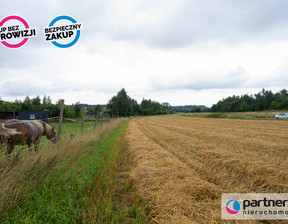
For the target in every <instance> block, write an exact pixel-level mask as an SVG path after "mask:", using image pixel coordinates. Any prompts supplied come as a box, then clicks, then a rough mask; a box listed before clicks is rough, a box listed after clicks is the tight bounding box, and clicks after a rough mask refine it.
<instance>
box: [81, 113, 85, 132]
mask: <svg viewBox="0 0 288 224" xmlns="http://www.w3.org/2000/svg"><path fill="white" fill-rule="evenodd" d="M84 111H85V109H84V108H83V109H82V119H81V135H83V127H84Z"/></svg>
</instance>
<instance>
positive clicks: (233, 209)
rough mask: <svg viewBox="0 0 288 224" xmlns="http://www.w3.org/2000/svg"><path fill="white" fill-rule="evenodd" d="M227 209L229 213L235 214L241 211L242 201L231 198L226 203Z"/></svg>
mask: <svg viewBox="0 0 288 224" xmlns="http://www.w3.org/2000/svg"><path fill="white" fill-rule="evenodd" d="M226 211H227V212H228V213H229V214H232V215H235V214H237V213H238V212H239V211H240V203H239V202H238V201H236V200H230V201H228V202H227V204H226Z"/></svg>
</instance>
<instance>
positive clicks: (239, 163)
mask: <svg viewBox="0 0 288 224" xmlns="http://www.w3.org/2000/svg"><path fill="white" fill-rule="evenodd" d="M126 138H127V141H128V151H129V153H130V156H131V157H130V158H131V173H130V178H131V179H132V180H133V184H134V186H135V187H136V189H137V190H138V192H139V194H140V195H141V196H142V197H143V198H144V199H145V201H146V202H147V203H150V204H151V206H152V210H151V212H150V216H149V218H150V222H152V223H222V222H223V221H222V220H221V210H220V200H221V193H244V192H247V193H248V192H249V193H253V192H258V193H260V192H261V193H284V192H285V193H287V192H288V190H287V187H288V182H287V180H288V178H287V177H288V163H287V158H288V137H287V122H281V121H276V120H232V119H213V118H211V119H207V118H195V117H182V116H177V115H172V116H154V117H139V118H134V119H132V120H131V122H130V123H129V125H128V128H127V130H126ZM227 223H228V221H227ZM229 223H233V222H229ZM238 223H241V222H238ZM243 223H258V222H257V221H254V222H253V221H251V222H250V221H247V220H246V221H244V222H243ZM259 223H261V222H259ZM266 223H269V222H266ZM272 223H273V222H272ZM277 223H278V222H277Z"/></svg>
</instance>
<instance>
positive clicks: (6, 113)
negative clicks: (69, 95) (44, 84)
mask: <svg viewBox="0 0 288 224" xmlns="http://www.w3.org/2000/svg"><path fill="white" fill-rule="evenodd" d="M9 119H18V120H22V121H29V120H42V121H45V122H46V123H48V112H47V111H45V110H44V111H43V110H0V120H9Z"/></svg>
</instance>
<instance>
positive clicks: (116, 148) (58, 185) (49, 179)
mask: <svg viewBox="0 0 288 224" xmlns="http://www.w3.org/2000/svg"><path fill="white" fill-rule="evenodd" d="M127 124H128V122H126V123H124V124H123V125H121V126H120V127H118V128H117V129H115V130H114V131H113V132H112V133H110V134H106V135H104V137H102V138H100V139H98V140H97V139H95V140H93V139H92V140H89V141H85V138H84V137H83V138H80V139H79V140H77V141H76V140H75V142H73V144H72V143H71V144H70V145H69V147H67V146H66V148H65V146H63V148H64V149H60V151H59V152H57V151H56V152H55V151H54V152H52V153H50V154H49V153H48V154H47V155H46V154H45V153H46V152H44V153H42V154H41V155H39V157H38V159H37V158H36V161H35V160H33V159H32V160H33V161H32V163H33V165H30V164H31V161H30V160H31V158H27V161H25V158H24V159H20V160H18V161H17V159H15V160H14V163H12V164H10V165H7V167H6V168H5V167H2V168H1V169H2V171H4V172H6V173H5V174H3V175H2V177H1V179H0V185H1V186H2V188H1V186H0V194H2V195H0V196H1V199H2V201H0V202H1V203H0V205H1V206H0V222H1V223H3V222H6V223H119V222H123V223H144V222H146V221H147V217H148V213H149V211H150V207H149V206H148V205H146V204H145V202H144V201H143V200H142V199H141V198H140V197H139V196H138V195H137V194H136V193H135V191H134V189H133V187H132V184H131V183H130V182H129V178H128V177H127V176H126V177H125V178H119V176H121V175H120V173H121V172H122V171H123V169H124V170H125V169H126V172H127V170H128V169H129V164H128V163H129V156H128V154H127V153H128V152H127V145H126V143H125V140H124V137H123V132H124V130H125V128H126V126H127ZM70 130H71V129H70ZM61 147H62V146H61ZM9 166H10V167H9ZM21 168H23V169H22V170H21V171H20V169H21ZM21 172H22V173H21ZM8 182H9V184H6V186H7V187H8V188H11V189H10V190H7V189H6V188H4V186H3V185H5V183H8ZM7 192H9V193H7ZM5 193H6V194H7V195H8V196H6V195H5ZM123 198H125V200H124V201H123V200H122V199H123ZM5 200H6V201H5ZM7 201H8V202H7Z"/></svg>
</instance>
